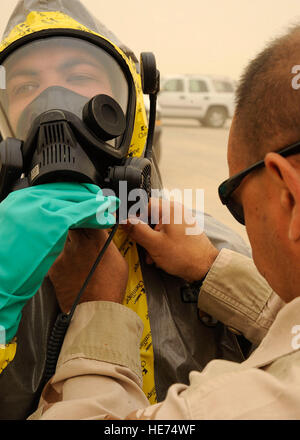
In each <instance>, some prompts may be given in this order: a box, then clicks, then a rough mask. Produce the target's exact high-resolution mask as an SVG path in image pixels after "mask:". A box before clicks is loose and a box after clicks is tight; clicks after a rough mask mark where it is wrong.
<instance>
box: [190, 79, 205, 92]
mask: <svg viewBox="0 0 300 440" xmlns="http://www.w3.org/2000/svg"><path fill="white" fill-rule="evenodd" d="M189 91H190V92H191V93H199V92H200V93H205V92H208V87H207V84H206V82H205V81H203V80H201V79H190V80H189Z"/></svg>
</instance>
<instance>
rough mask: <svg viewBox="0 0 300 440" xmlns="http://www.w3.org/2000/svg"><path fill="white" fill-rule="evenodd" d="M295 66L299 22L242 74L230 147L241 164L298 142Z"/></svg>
mask: <svg viewBox="0 0 300 440" xmlns="http://www.w3.org/2000/svg"><path fill="white" fill-rule="evenodd" d="M295 65H300V25H297V26H295V27H293V28H292V29H290V30H289V32H288V33H287V34H285V35H284V36H282V37H279V38H276V39H275V40H273V41H272V42H271V43H270V44H269V45H268V46H267V47H266V48H265V49H264V50H263V51H262V52H261V53H260V54H259V55H258V56H257V57H256V58H255V59H254V60H252V61H251V62H250V64H249V65H248V67H247V68H246V70H245V72H244V74H243V75H242V78H241V81H240V84H239V87H238V89H237V94H236V112H235V118H234V124H233V126H232V133H231V137H230V144H231V145H230V147H231V150H232V153H233V154H234V155H235V157H236V160H237V161H239V162H240V163H241V164H243V166H248V165H250V164H252V163H254V162H255V161H257V160H260V159H262V158H264V156H265V154H266V153H267V152H268V151H274V150H278V149H280V148H283V147H284V146H286V145H288V144H291V143H293V142H296V141H300V89H299V90H298V89H295V88H293V86H292V81H293V78H294V77H295V72H294V73H292V68H293V66H295ZM299 71H300V69H299ZM294 79H295V78H294ZM298 82H299V84H300V80H299V81H298ZM294 84H295V83H294Z"/></svg>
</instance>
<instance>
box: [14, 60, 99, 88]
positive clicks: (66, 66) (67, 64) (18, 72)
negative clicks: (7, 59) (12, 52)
mask: <svg viewBox="0 0 300 440" xmlns="http://www.w3.org/2000/svg"><path fill="white" fill-rule="evenodd" d="M79 64H89V65H91V66H93V67H95V68H97V69H99V67H100V66H99V65H97V62H93V61H91V60H87V59H82V58H71V59H69V60H67V61H65V62H64V63H63V64H61V65H60V66H59V68H58V70H60V71H62V70H66V69H70V68H72V67H74V66H77V65H79ZM38 75H39V71H37V70H33V69H29V68H28V69H26V68H25V69H21V70H15V72H13V73H11V74H8V78H7V81H8V82H9V81H11V80H12V79H14V78H16V77H18V76H38Z"/></svg>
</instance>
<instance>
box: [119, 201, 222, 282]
mask: <svg viewBox="0 0 300 440" xmlns="http://www.w3.org/2000/svg"><path fill="white" fill-rule="evenodd" d="M154 203H155V204H158V211H159V223H158V224H157V225H156V226H155V228H154V229H152V228H151V227H150V226H149V225H147V224H145V223H143V222H140V223H138V224H136V225H133V224H131V223H130V221H128V223H127V224H126V225H124V226H123V228H124V229H125V230H126V231H127V232H128V234H129V235H130V237H131V238H132V239H133V240H135V241H136V242H137V243H138V244H140V245H141V246H142V247H144V248H145V249H146V251H147V252H148V256H147V260H146V261H147V262H148V263H153V262H154V263H155V264H156V265H157V266H158V267H160V268H161V269H163V270H164V271H166V272H168V273H169V274H171V275H176V276H178V277H181V278H183V279H185V280H186V281H188V282H193V281H198V280H201V279H202V278H203V277H204V276H205V275H206V273H207V272H208V271H209V269H210V267H211V266H212V264H213V262H214V261H215V259H216V258H217V256H218V254H219V251H218V249H216V248H215V247H214V246H213V245H212V243H211V242H210V241H209V239H208V238H207V237H206V235H205V234H204V233H202V234H199V235H186V229H187V228H191V225H190V224H187V223H185V221H184V215H182V219H183V222H182V224H174V211H175V209H181V210H182V213H183V210H184V206H183V205H181V204H179V203H177V202H170V204H171V207H170V224H164V220H165V219H163V209H162V208H163V207H162V203H163V202H162V200H158V199H151V200H150V202H149V213H150V212H151V205H153V204H154Z"/></svg>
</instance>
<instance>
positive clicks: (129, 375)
mask: <svg viewBox="0 0 300 440" xmlns="http://www.w3.org/2000/svg"><path fill="white" fill-rule="evenodd" d="M142 330H143V324H142V321H141V319H140V318H139V317H138V315H137V314H136V313H134V312H133V311H132V310H130V309H129V308H127V307H125V306H122V305H120V304H116V303H113V302H106V301H99V302H97V301H92V302H86V303H82V304H79V305H78V306H77V308H76V311H75V313H74V317H73V319H72V322H71V324H70V327H69V329H68V331H67V334H66V337H65V340H64V343H63V346H62V349H61V353H60V356H59V359H58V364H57V368H56V372H55V375H54V376H53V377H52V378H51V379H50V381H49V382H48V383H47V385H46V386H45V388H44V390H43V392H42V396H41V399H40V403H39V407H38V410H37V411H36V412H35V413H34V414H33V415H31V416H30V417H29V419H33V420H36V419H52V420H53V419H75V420H76V419H93V418H96V419H103V418H105V417H109V418H112V419H114V418H124V417H125V416H126V415H127V414H128V412H130V411H132V410H134V409H137V408H144V407H145V406H148V400H147V398H146V397H145V395H144V393H143V391H142V390H141V385H142V376H141V363H140V350H139V345H140V340H141V336H142Z"/></svg>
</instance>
